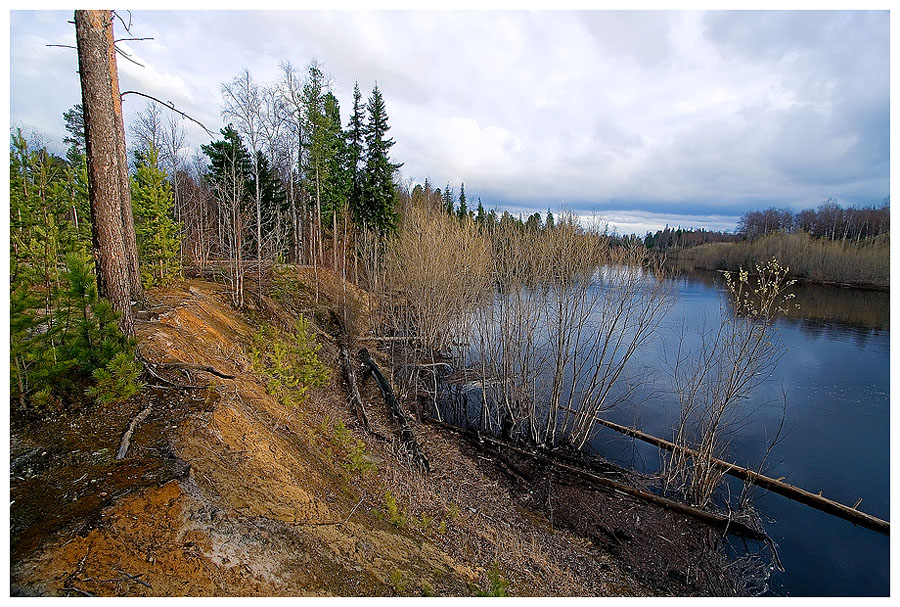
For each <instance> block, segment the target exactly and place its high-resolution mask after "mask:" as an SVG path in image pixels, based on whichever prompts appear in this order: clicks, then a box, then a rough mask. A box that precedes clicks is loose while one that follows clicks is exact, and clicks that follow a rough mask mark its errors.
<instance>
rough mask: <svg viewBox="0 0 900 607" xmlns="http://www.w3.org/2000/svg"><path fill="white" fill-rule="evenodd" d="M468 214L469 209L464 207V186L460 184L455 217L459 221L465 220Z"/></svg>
mask: <svg viewBox="0 0 900 607" xmlns="http://www.w3.org/2000/svg"><path fill="white" fill-rule="evenodd" d="M468 214H469V208H468V207H467V206H466V184H465V183H462V184H460V186H459V208H458V209H457V210H456V215H457V217H459V218H460V219H465V218H466V216H467V215H468Z"/></svg>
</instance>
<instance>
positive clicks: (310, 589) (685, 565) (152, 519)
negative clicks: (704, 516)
mask: <svg viewBox="0 0 900 607" xmlns="http://www.w3.org/2000/svg"><path fill="white" fill-rule="evenodd" d="M311 274H312V272H311V271H308V270H306V269H298V270H295V269H290V270H289V271H288V273H287V274H282V276H281V278H280V279H279V280H280V282H278V285H276V286H277V287H278V288H275V289H273V291H272V292H277V293H278V295H277V297H276V296H274V295H273V298H272V299H270V298H268V297H266V298H262V299H261V300H260V299H259V298H257V299H256V300H255V305H253V306H252V308H254V311H253V312H251V313H249V314H250V315H249V316H245V315H242V314H241V313H239V312H236V311H235V310H234V309H232V308H231V307H230V306H229V305H228V303H227V301H228V297H227V294H226V293H225V291H224V288H223V287H222V286H221V285H217V284H214V283H209V282H203V281H199V280H194V281H188V282H185V283H183V284H181V285H178V286H177V287H173V288H169V289H165V290H157V291H155V292H154V293H152V294H151V305H150V307H149V309H148V313H145V314H142V317H143V318H141V319H140V320H138V323H137V334H138V348H139V352H140V354H141V355H142V357H143V358H144V359H145V360H147V361H150V362H153V363H165V362H183V363H192V364H196V365H204V366H207V365H208V366H211V367H214V368H215V369H217V370H218V371H220V372H222V373H225V374H233V375H234V376H235V377H234V379H222V378H219V377H214V376H213V375H211V374H208V373H205V372H200V371H184V370H179V369H174V370H173V368H171V367H169V368H166V367H164V366H163V367H160V368H159V371H158V373H159V374H160V375H161V376H164V377H165V378H167V379H168V380H170V381H171V382H173V383H175V384H182V385H185V384H190V385H192V386H198V387H195V388H179V387H176V386H174V385H170V384H167V383H163V382H160V381H159V380H157V379H154V378H150V377H149V376H148V381H147V383H148V387H147V388H146V389H145V390H144V391H143V393H142V394H141V395H140V396H138V397H135V398H133V399H132V400H130V401H128V402H126V403H125V404H123V405H120V406H117V407H108V408H100V407H96V406H86V407H85V408H83V409H81V410H80V411H78V412H73V413H61V414H59V415H58V416H55V417H53V418H52V419H47V420H42V421H41V422H39V423H38V422H31V423H29V424H25V423H21V424H17V423H13V429H12V436H11V443H10V444H11V467H10V479H11V497H10V499H11V501H12V506H11V508H10V510H11V517H10V518H11V521H10V528H11V533H10V539H11V547H10V548H11V550H10V554H11V592H12V594H14V595H69V596H78V595H118V596H143V595H148V596H152V595H191V596H198V595H204V596H209V595H244V596H246V595H340V596H352V595H398V594H399V595H432V594H433V595H456V596H458V595H474V594H478V593H480V592H486V591H489V590H490V589H491V588H492V587H493V588H494V589H495V590H496V589H498V588H504V587H505V588H506V591H507V592H508V593H510V594H517V595H548V594H549V595H648V594H673V593H674V594H697V593H699V594H703V593H707V592H710V587H709V586H708V585H704V584H703V582H702V580H694V581H693V582H692V581H691V579H690V571H691V567H692V566H693V567H695V569H697V570H699V569H698V563H700V562H701V561H702V563H705V566H706V567H707V568H709V567H718V566H719V564H720V563H719V561H718V560H716V559H713V560H710V559H709V553H710V552H709V550H707V549H706V548H708V546H706V544H708V542H705V541H704V542H700V543H701V544H704V546H698V545H695V544H696V542H693V543H691V542H688V543H687V544H684V545H679V546H678V550H677V551H675V550H673V551H671V552H677V553H678V554H679V555H680V557H679V558H680V561H679V560H678V559H675V560H672V559H669V560H670V561H671V562H669V561H667V560H666V557H664V556H654V557H653V558H654V559H655V561H654V562H653V563H649V562H647V561H648V559H647V557H646V556H642V554H641V553H642V548H641V545H640V544H635V543H633V542H632V543H627V542H626V539H623V538H622V537H618V536H617V535H616V530H618V533H619V534H620V535H622V534H623V532H622V530H621V529H622V528H623V525H624V526H628V525H629V524H631V523H629V522H628V520H626V519H627V517H628V516H631V513H633V512H643V511H644V510H642V509H646V506H643V505H641V504H636V503H633V502H632V501H630V500H629V501H628V503H627V504H625V505H624V506H623V505H622V500H623V498H622V497H621V496H616V495H610V494H605V493H602V492H599V493H598V492H592V493H585V492H586V491H587V489H585V488H579V487H576V486H569V485H567V484H566V483H565V482H562V483H559V482H556V481H553V482H555V483H556V485H555V486H554V485H552V484H551V483H549V482H548V483H546V485H547V487H546V488H545V489H540V490H538V491H535V489H534V487H528V486H522V485H521V483H517V482H513V481H511V480H510V477H509V475H508V474H504V472H502V471H501V469H500V468H499V467H498V466H497V465H496V464H495V463H494V462H492V461H491V460H490V458H488V457H485V456H484V455H482V454H480V453H479V452H478V451H477V449H475V448H474V447H472V446H470V445H468V444H467V443H466V442H464V441H463V440H462V439H460V438H459V437H458V436H455V435H453V434H448V433H447V432H442V431H441V430H440V429H438V428H436V427H434V426H428V425H427V424H422V423H419V422H418V421H416V420H415V419H413V421H412V423H413V430H414V432H415V433H416V436H417V438H418V440H419V442H420V443H421V444H422V445H423V447H424V449H425V451H426V453H427V456H428V457H429V460H430V463H431V474H430V475H427V476H423V475H421V474H419V473H418V472H414V471H412V470H411V469H410V468H409V466H408V464H407V463H406V462H405V461H404V456H403V455H402V454H403V449H402V447H401V446H400V444H399V442H398V440H397V439H396V438H395V428H394V427H393V426H392V424H391V421H390V418H389V417H388V414H387V411H386V407H385V405H384V403H383V401H382V400H381V399H380V396H379V393H378V390H377V387H376V386H375V385H374V382H372V381H369V382H366V383H363V384H362V385H361V390H362V394H363V399H364V400H365V404H366V408H367V411H368V414H369V417H370V420H371V423H372V428H373V430H374V431H375V432H377V433H379V434H381V435H382V436H384V437H389V438H390V439H391V440H387V441H384V440H378V439H377V438H375V437H374V436H373V435H372V434H369V433H366V432H364V431H363V430H362V429H361V428H359V427H358V425H357V424H356V423H355V421H354V419H353V417H352V415H351V413H350V412H349V408H348V405H347V399H346V393H345V391H344V387H343V383H342V379H341V374H340V365H339V363H338V360H337V349H336V345H335V339H334V337H333V336H332V335H329V333H328V331H329V330H330V331H333V330H334V327H333V326H332V327H330V328H329V326H328V325H329V321H328V319H329V318H330V314H329V313H328V309H329V306H333V305H334V303H335V302H336V301H338V299H339V298H340V297H345V296H346V294H347V293H348V292H349V293H351V296H352V297H354V298H356V299H357V300H358V301H357V306H356V308H357V309H358V310H362V311H363V313H364V312H365V309H366V308H367V305H366V298H365V296H364V295H363V294H361V293H360V292H358V291H356V290H355V288H353V287H350V288H349V291H348V288H346V287H345V286H341V285H340V280H339V279H337V278H336V277H335V276H333V275H329V274H327V273H326V272H325V271H324V270H322V269H319V274H320V278H322V276H321V275H323V274H324V275H325V279H324V280H322V281H321V282H320V292H319V293H318V301H316V294H315V291H314V289H312V288H311V287H310V286H309V285H310V284H311V282H310V279H311V278H312V277H311ZM279 285H280V286H279ZM328 285H330V286H328ZM269 287H271V285H269ZM248 290H249V289H248ZM298 313H304V314H305V315H306V316H307V318H310V319H312V320H313V324H312V325H311V332H313V331H314V332H315V336H316V339H317V341H318V342H319V343H320V344H322V349H321V350H320V351H319V357H320V359H321V360H322V361H323V362H324V363H325V364H326V366H328V367H329V368H330V369H331V379H330V383H329V385H327V386H326V387H324V388H319V389H315V390H312V391H310V392H309V394H308V396H307V398H306V399H305V400H304V401H303V402H301V403H300V404H299V405H295V406H286V405H285V404H282V402H281V401H280V400H279V399H277V398H275V397H274V396H272V395H270V394H269V393H268V392H267V390H266V384H265V380H264V379H263V378H261V377H259V376H258V375H256V374H254V373H253V372H252V371H251V364H250V360H249V356H248V352H249V350H250V340H251V336H252V334H253V332H254V331H255V326H256V323H258V322H259V321H260V320H263V319H265V320H266V321H267V322H270V323H272V324H273V325H275V326H281V327H284V325H288V324H290V323H291V321H292V319H293V318H294V316H295V315H296V314H298ZM285 328H286V327H285ZM147 406H152V408H151V411H150V414H149V416H148V417H147V418H146V419H145V421H144V422H143V423H141V424H140V425H139V426H138V427H137V430H136V431H135V433H134V436H133V437H132V440H131V447H130V450H129V452H128V455H127V457H126V458H125V459H123V460H121V461H116V460H115V454H116V451H117V449H118V447H119V441H120V438H121V436H122V434H123V433H124V431H125V429H126V428H127V427H128V424H129V423H130V421H131V420H132V419H133V418H134V417H135V416H136V415H137V413H138V412H140V411H142V410H144V409H145V408H146V407H147ZM357 440H359V441H362V443H357V442H356V441H357ZM365 468H369V469H368V470H365ZM542 478H547V477H546V475H545V476H544V477H542ZM513 480H515V479H513ZM548 490H550V491H554V493H553V494H551V497H550V498H549V499H548V498H546V497H540V498H539V499H538V496H539V495H542V493H541V491H543V492H544V493H546V491H548ZM579 492H580V493H579ZM557 498H559V499H565V500H566V501H567V502H569V503H576V502H575V501H574V500H575V499H582V500H586V503H588V502H589V503H590V505H591V508H592V510H596V511H600V512H601V513H606V514H605V517H604V516H600V517H599V518H598V519H593V518H592V520H591V523H590V525H588V526H587V527H586V524H585V523H583V522H582V523H581V524H580V525H579V520H580V519H579V518H578V517H581V518H584V516H585V512H586V511H585V509H583V508H582V509H578V512H577V513H576V514H577V516H576V515H574V514H573V515H572V516H571V517H569V518H568V519H567V518H566V516H565V511H566V508H564V507H559V506H558V507H557V508H556V509H555V510H554V508H553V501H552V500H553V499H557ZM548 505H549V510H548V508H547V506H548ZM609 508H616V509H617V510H615V512H613V511H612V510H609ZM554 513H555V514H554ZM616 513H619V514H618V515H616ZM554 516H555V517H556V518H555V519H554ZM616 516H619V518H620V519H621V520H620V521H618V522H616V523H615V524H613V523H609V525H607V527H609V528H608V529H607V528H606V527H603V524H602V521H603V520H611V519H614V518H615V517H616ZM664 516H665V517H668V518H672V516H671V515H670V514H665V515H664ZM569 519H571V520H569ZM667 520H668V519H667ZM598 521H600V522H598ZM668 524H669V525H670V527H669V528H668V531H665V530H664V532H666V533H668V535H669V539H667V542H670V540H671V541H675V542H677V541H679V540H678V539H677V538H678V537H684V536H685V535H686V531H687V532H688V533H687V535H688V536H689V538H693V539H694V540H695V539H696V538H698V537H700V538H703V537H705V533H706V532H705V531H703V532H700V531H697V530H696V529H695V526H694V525H692V524H690V523H686V522H685V521H683V520H672V521H670V523H668ZM591 525H592V526H593V527H591ZM610 525H611V526H610ZM598 529H599V530H598ZM632 531H634V530H632ZM656 531H659V529H654V534H655V533H656ZM679 534H680V535H679ZM629 535H630V536H631V535H640V534H639V533H637V532H633V533H630V534H629ZM610 537H612V538H615V541H613V540H610V539H609V538H610ZM673 538H675V539H673ZM647 541H648V542H649V541H652V542H655V543H656V544H658V543H659V542H658V541H656V539H655V538H653V539H652V540H647ZM623 542H626V543H625V544H623ZM623 545H624V546H625V547H624V548H623ZM674 545H675V544H673V546H674ZM703 554H705V556H701V557H696V558H695V555H703ZM670 556H671V555H670ZM698 558H699V559H700V560H698ZM703 559H705V560H703ZM642 563H644V565H642ZM660 563H662V564H660ZM685 569H686V571H684V570H685ZM657 570H659V571H657ZM673 571H674V572H675V573H673ZM695 575H696V573H695ZM500 578H503V579H500ZM492 581H493V585H492ZM503 582H508V586H506V585H504V584H503Z"/></svg>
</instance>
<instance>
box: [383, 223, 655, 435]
mask: <svg viewBox="0 0 900 607" xmlns="http://www.w3.org/2000/svg"><path fill="white" fill-rule="evenodd" d="M647 263H648V258H647V256H646V251H645V250H644V248H643V247H641V246H640V244H639V243H632V244H631V246H627V247H618V248H612V247H610V245H609V242H608V240H607V239H606V238H605V236H604V235H602V234H599V233H595V232H590V231H586V230H584V229H583V228H582V227H580V226H579V225H578V224H577V223H576V222H575V221H574V219H573V218H572V217H563V218H562V219H561V220H560V221H559V222H558V223H557V224H556V225H555V226H554V227H552V228H549V229H544V230H538V229H529V228H527V227H525V228H523V227H522V226H521V225H518V224H517V223H516V222H514V221H508V222H504V221H501V222H499V223H498V224H497V225H495V226H493V227H491V228H490V229H486V228H481V227H478V226H476V225H475V224H474V223H473V222H471V221H468V220H467V219H463V220H462V221H459V220H456V219H454V218H450V217H446V216H428V215H427V214H425V213H415V212H414V213H413V214H412V215H411V219H409V220H407V222H406V224H405V225H404V227H403V228H402V229H401V233H400V236H399V238H398V240H397V242H396V243H395V244H394V246H393V247H392V248H391V250H390V254H389V264H388V266H389V268H390V271H389V273H388V275H389V276H390V279H391V283H390V284H391V287H392V288H393V289H394V290H395V291H396V292H397V293H398V294H399V295H398V297H399V302H398V303H397V305H396V306H395V308H394V309H395V310H396V318H397V323H396V330H397V332H398V334H399V335H404V336H407V337H409V338H410V339H413V340H415V341H416V342H417V343H418V344H419V345H421V346H424V347H425V348H426V349H427V351H430V352H434V351H437V352H441V353H443V354H445V355H447V356H450V357H451V358H452V360H453V361H454V363H455V366H456V367H457V368H460V369H462V370H463V371H462V374H461V377H457V378H456V379H458V380H459V383H461V384H465V382H466V380H468V379H474V380H477V384H476V385H477V386H478V388H477V389H478V390H479V391H480V399H479V401H480V405H481V408H480V414H479V416H478V417H479V419H478V425H479V426H480V427H482V428H484V429H486V430H489V431H494V432H500V433H503V434H505V435H516V436H519V437H521V438H524V439H527V440H529V441H531V442H533V443H535V444H543V445H556V444H559V443H561V442H566V443H569V444H571V445H573V446H575V447H581V446H583V445H584V444H585V442H587V440H588V439H589V437H590V436H591V435H592V433H593V430H594V424H593V420H594V418H595V417H596V415H597V414H598V413H600V412H601V411H604V410H606V409H608V408H610V407H611V406H613V405H614V404H615V402H617V401H618V400H619V399H621V398H623V397H625V396H627V394H628V392H629V388H628V387H627V386H629V385H630V386H632V387H633V386H634V385H635V382H636V381H637V380H638V377H637V376H635V375H631V374H630V371H629V369H628V363H629V360H630V359H631V358H632V357H633V355H634V353H635V352H636V351H637V350H638V349H640V347H641V346H643V345H644V344H645V343H646V341H647V339H648V338H649V337H650V336H651V335H652V334H653V333H654V332H655V330H656V329H657V327H658V325H659V321H660V320H661V318H662V317H663V315H664V314H665V312H666V311H667V310H668V308H669V305H670V304H671V299H672V292H671V287H670V286H669V285H667V284H666V283H665V282H663V281H659V280H657V279H656V275H655V273H654V272H652V271H648V267H647ZM436 376H437V373H436V372H435V370H434V369H432V370H431V376H430V377H431V378H432V381H433V385H432V386H424V385H423V382H419V385H418V386H417V387H418V388H419V389H422V388H425V389H428V388H430V392H431V394H432V396H433V397H434V398H435V399H436V397H437V387H438V386H437V380H436ZM413 377H417V376H416V375H415V374H414V375H413ZM466 415H468V412H466Z"/></svg>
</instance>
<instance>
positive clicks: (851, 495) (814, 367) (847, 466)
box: [589, 273, 890, 596]
mask: <svg viewBox="0 0 900 607" xmlns="http://www.w3.org/2000/svg"><path fill="white" fill-rule="evenodd" d="M676 280H677V283H678V284H677V287H678V295H677V300H676V303H675V304H674V307H673V308H672V310H671V312H670V313H669V315H668V316H667V317H666V319H665V321H664V322H663V326H662V327H661V328H660V331H659V334H658V336H657V337H656V338H654V339H653V340H652V342H651V343H650V344H649V345H648V346H647V347H646V348H645V349H644V350H643V351H642V352H641V353H640V354H639V356H637V357H636V358H635V359H634V360H633V363H634V364H635V365H636V367H637V368H638V369H641V368H643V369H644V370H645V371H646V374H647V377H652V378H654V379H653V381H652V382H651V384H649V385H648V387H647V388H646V389H644V391H643V396H642V397H638V398H636V399H634V400H633V401H632V402H631V403H630V404H629V405H627V406H624V407H620V408H619V409H617V410H615V411H611V412H609V413H608V414H606V417H607V418H608V419H610V420H612V421H615V422H618V423H621V424H626V425H631V426H635V427H637V428H638V429H640V430H643V431H645V432H648V433H650V434H653V435H655V436H659V437H663V438H670V437H671V435H672V433H671V426H672V422H673V420H674V419H676V416H677V406H678V401H677V398H676V397H675V396H674V394H673V393H672V388H671V386H672V384H671V380H670V379H669V374H667V372H666V366H665V364H662V361H664V360H666V359H671V351H672V348H673V346H674V344H675V343H677V342H676V339H677V337H676V332H680V329H681V327H682V323H684V326H685V327H686V328H687V334H688V336H691V335H694V336H696V335H697V332H698V331H699V329H700V327H701V326H702V325H703V322H704V319H705V320H706V322H711V321H715V320H716V319H717V318H718V317H719V308H720V305H721V304H722V302H723V301H724V300H725V297H726V291H725V287H724V282H723V280H722V278H721V276H719V275H718V274H714V273H709V274H702V275H699V274H698V275H687V276H682V277H680V278H678V279H676ZM792 289H793V291H794V292H795V293H796V302H797V303H799V306H800V308H799V310H797V311H794V312H792V313H791V314H790V316H789V317H788V318H784V319H781V320H779V321H778V322H777V324H776V330H777V331H776V337H777V339H778V343H779V345H780V346H781V347H782V348H783V349H784V351H785V353H784V355H783V357H782V358H781V359H780V361H779V363H778V366H777V367H776V369H775V371H774V374H773V375H772V377H771V378H770V379H768V380H767V381H766V382H765V383H764V384H762V385H761V386H759V387H758V388H757V389H756V390H755V391H754V392H753V394H751V396H750V398H749V399H748V401H747V402H746V404H745V405H744V406H745V413H746V416H745V417H743V418H742V421H741V423H740V425H739V427H737V428H736V430H735V433H734V435H733V440H732V443H731V446H730V451H729V456H728V458H727V459H729V460H730V461H733V462H735V463H737V464H740V465H743V466H746V467H749V468H754V469H755V468H757V467H758V466H759V464H760V462H761V460H762V459H763V456H764V454H765V452H766V447H767V445H768V443H769V442H770V441H771V439H772V438H773V437H774V436H775V435H776V433H777V432H778V429H779V426H780V424H781V421H782V419H784V430H783V432H782V438H781V440H780V442H778V443H777V444H776V445H775V446H774V447H773V448H772V450H771V452H770V454H769V455H768V457H767V459H766V462H765V466H764V468H763V472H764V473H765V474H767V475H768V476H771V477H774V478H779V477H784V480H785V482H788V483H790V484H793V485H795V486H798V487H801V488H803V489H806V490H808V491H811V492H813V493H818V492H819V491H821V492H822V494H823V495H824V496H825V497H828V498H831V499H834V500H837V501H839V502H841V503H844V504H847V505H849V506H853V505H854V504H855V503H856V501H857V500H858V499H860V498H862V501H861V502H860V505H859V509H860V510H862V511H864V512H867V513H869V514H872V515H874V516H877V517H879V518H882V519H885V520H888V519H889V514H890V512H889V510H890V507H889V497H890V398H889V391H890V304H889V294H888V293H885V292H874V291H861V290H855V289H840V288H833V287H822V286H814V285H806V286H803V285H795V286H794V287H793V288H792ZM690 339H691V338H690V337H688V340H690ZM589 447H590V449H592V450H594V451H596V452H597V453H598V454H600V455H602V456H604V457H606V458H608V459H611V460H613V461H616V462H618V463H620V464H623V465H628V466H634V467H636V468H637V469H639V470H643V471H646V472H655V471H656V470H658V466H659V452H658V450H657V448H656V447H653V446H651V445H648V444H645V443H641V442H639V441H633V440H631V439H628V438H626V437H623V436H622V435H620V434H617V433H615V432H613V431H612V430H606V429H600V430H598V434H597V435H596V437H595V438H594V439H593V440H592V441H591V443H590V444H589ZM731 487H732V491H733V492H740V484H739V483H734V484H732V485H731ZM753 491H754V493H753V494H752V495H753V503H754V505H755V507H756V508H757V510H758V511H759V512H760V514H761V516H762V518H763V520H764V523H765V528H766V531H767V533H768V534H769V535H770V536H771V537H772V538H773V539H774V540H775V542H776V543H777V546H778V555H779V557H780V559H781V562H782V563H783V565H784V569H785V571H784V572H778V571H776V572H774V573H773V574H772V577H771V579H770V580H769V586H770V593H771V594H773V595H780V596H783V595H789V596H873V595H874V596H882V595H888V594H889V592H890V587H889V582H890V567H889V557H890V550H889V548H890V546H889V538H888V537H887V536H884V535H881V534H879V533H877V532H874V531H870V530H868V529H864V528H861V527H856V526H854V525H853V524H852V523H850V522H847V521H844V520H843V519H839V518H836V517H833V516H830V515H827V514H824V513H822V512H819V511H818V510H815V509H812V508H810V507H808V506H804V505H802V504H798V503H796V502H793V501H791V500H789V499H788V498H785V497H782V496H780V495H775V494H770V493H768V492H765V491H763V490H760V489H754V490H753Z"/></svg>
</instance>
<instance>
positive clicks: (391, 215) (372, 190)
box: [360, 84, 402, 235]
mask: <svg viewBox="0 0 900 607" xmlns="http://www.w3.org/2000/svg"><path fill="white" fill-rule="evenodd" d="M366 107H367V108H368V122H367V123H366V130H365V138H366V168H365V182H364V184H365V185H364V189H363V194H364V203H363V205H362V208H361V209H360V211H361V213H360V215H361V217H360V219H362V223H363V224H364V225H367V226H369V227H370V228H373V229H374V230H375V231H377V232H378V233H379V234H381V235H385V234H387V233H388V232H391V231H393V229H394V227H395V226H396V221H397V213H396V211H395V210H394V194H395V192H394V171H395V170H397V169H399V168H400V167H401V166H402V164H395V163H392V162H391V160H390V157H389V155H388V154H389V151H390V149H391V146H393V145H394V140H393V139H389V138H387V132H388V130H389V129H390V128H391V127H390V126H388V115H387V111H386V109H385V105H384V98H383V97H382V96H381V91H380V90H379V88H378V85H377V84H376V85H375V87H374V88H373V89H372V95H371V96H370V97H369V100H368V102H367V103H366Z"/></svg>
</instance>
